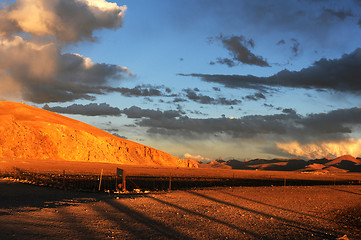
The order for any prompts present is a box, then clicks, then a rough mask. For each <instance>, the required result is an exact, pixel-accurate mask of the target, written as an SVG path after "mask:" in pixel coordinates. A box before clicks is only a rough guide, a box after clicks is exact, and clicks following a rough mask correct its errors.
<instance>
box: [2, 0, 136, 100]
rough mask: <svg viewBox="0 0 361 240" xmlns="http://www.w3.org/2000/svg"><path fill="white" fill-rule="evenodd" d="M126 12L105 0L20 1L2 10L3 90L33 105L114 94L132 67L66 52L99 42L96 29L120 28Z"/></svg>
mask: <svg viewBox="0 0 361 240" xmlns="http://www.w3.org/2000/svg"><path fill="white" fill-rule="evenodd" d="M125 10H126V7H125V6H118V5H117V4H115V3H109V2H106V1H104V0H96V1H95V0H68V1H59V0H51V1H49V0H31V1H30V0H18V1H16V2H13V3H9V4H8V5H6V6H4V7H2V8H0V20H1V24H0V55H1V56H6V57H2V58H0V76H1V81H0V88H1V89H6V91H7V92H8V95H11V96H10V97H18V98H22V99H23V100H26V101H30V102H34V103H48V102H67V101H74V100H77V99H86V100H95V99H96V95H104V94H106V93H108V92H114V90H112V89H111V88H112V87H114V85H115V84H117V82H118V81H119V80H121V79H123V78H126V77H129V76H132V75H133V74H132V73H131V72H130V71H129V69H128V68H126V67H123V66H118V65H113V64H105V63H95V62H93V61H92V60H91V59H90V58H88V57H85V56H82V55H80V54H77V53H63V52H62V50H63V47H64V44H67V43H70V42H78V41H83V40H90V41H93V40H95V38H94V36H93V32H94V30H96V29H101V28H117V27H120V26H121V24H122V19H123V14H124V11H125ZM116 87H117V86H116ZM9 90H11V91H9ZM9 92H11V94H9Z"/></svg>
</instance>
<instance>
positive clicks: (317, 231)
mask: <svg viewBox="0 0 361 240" xmlns="http://www.w3.org/2000/svg"><path fill="white" fill-rule="evenodd" d="M189 193H191V194H194V195H195V196H198V197H202V198H205V199H207V200H209V201H214V202H216V203H220V204H224V205H227V206H231V207H234V208H238V209H241V210H245V211H248V212H251V213H253V214H259V215H261V216H263V217H267V218H273V219H275V220H278V221H280V222H282V223H283V224H284V225H287V226H289V227H293V228H297V229H299V230H301V231H305V232H310V233H312V234H313V235H314V236H317V237H323V238H325V239H330V238H333V239H336V238H337V236H339V235H340V234H342V233H339V232H335V231H333V230H331V229H324V228H320V227H317V226H310V225H308V224H304V223H303V222H298V221H294V220H291V219H287V218H284V217H279V216H276V215H272V214H269V213H265V212H262V211H257V210H254V209H250V208H247V207H242V206H239V205H236V204H233V203H229V202H226V201H223V200H219V199H216V198H213V197H210V196H207V195H205V194H201V193H198V192H194V191H192V192H189Z"/></svg>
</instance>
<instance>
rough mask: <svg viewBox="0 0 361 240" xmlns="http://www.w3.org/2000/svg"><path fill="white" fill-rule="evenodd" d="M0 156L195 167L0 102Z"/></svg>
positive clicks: (71, 122) (82, 126) (52, 116)
mask: <svg viewBox="0 0 361 240" xmlns="http://www.w3.org/2000/svg"><path fill="white" fill-rule="evenodd" d="M0 158H2V159H8V160H11V159H34V160H37V159H54V160H66V161H88V162H108V163H119V164H131V165H142V166H146V165H149V166H173V167H197V163H196V162H194V161H191V160H185V159H179V158H177V157H174V156H171V155H170V154H168V153H165V152H162V151H159V150H156V149H154V148H151V147H147V146H144V145H141V144H138V143H135V142H132V141H129V140H125V139H122V138H119V137H116V136H113V135H112V134H109V133H107V132H104V131H102V130H100V129H97V128H95V127H92V126H90V125H87V124H85V123H82V122H79V121H76V120H73V119H70V118H67V117H64V116H62V115H59V114H55V113H52V112H49V111H46V110H43V109H38V108H35V107H31V106H28V105H26V104H21V103H14V102H0Z"/></svg>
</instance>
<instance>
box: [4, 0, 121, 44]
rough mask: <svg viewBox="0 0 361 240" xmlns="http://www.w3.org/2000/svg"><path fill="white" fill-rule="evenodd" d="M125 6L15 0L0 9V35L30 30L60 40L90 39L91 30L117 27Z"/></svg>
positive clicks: (88, 0)
mask: <svg viewBox="0 0 361 240" xmlns="http://www.w3.org/2000/svg"><path fill="white" fill-rule="evenodd" d="M125 10H126V6H118V5H117V4H116V3H110V2H107V1H105V0H67V1H59V0H51V1H49V0H17V1H16V2H14V3H12V4H8V5H7V6H5V7H2V8H1V9H0V13H1V14H0V15H1V16H2V17H1V18H0V19H1V20H2V23H3V22H4V24H1V27H0V36H1V35H2V36H4V35H13V34H19V33H30V34H32V35H37V36H46V35H51V36H54V37H55V38H56V39H57V40H60V41H62V42H78V41H82V40H92V41H93V40H94V38H93V32H94V30H97V29H102V28H109V29H114V28H118V27H120V26H121V25H122V22H123V16H124V12H125Z"/></svg>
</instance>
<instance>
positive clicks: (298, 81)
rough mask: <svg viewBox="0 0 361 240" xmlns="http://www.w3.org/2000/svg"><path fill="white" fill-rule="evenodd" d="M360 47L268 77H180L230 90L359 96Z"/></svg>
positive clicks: (360, 76)
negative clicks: (293, 90) (286, 89)
mask: <svg viewBox="0 0 361 240" xmlns="http://www.w3.org/2000/svg"><path fill="white" fill-rule="evenodd" d="M360 66H361V48H358V49H356V50H355V51H353V52H352V53H350V54H344V55H343V56H342V57H341V58H338V59H325V58H322V59H320V60H319V61H316V62H314V63H313V65H311V66H310V67H308V68H304V69H302V70H300V71H288V70H283V71H281V72H278V73H277V74H275V75H272V76H269V77H257V76H253V75H210V74H197V73H194V74H178V75H180V76H192V77H198V78H200V79H201V80H203V81H206V82H214V83H220V84H223V85H224V86H226V87H229V88H250V89H256V90H266V89H269V88H275V87H291V88H305V89H321V90H329V91H340V92H352V93H360V92H361V84H360V81H359V79H360V78H361V68H360Z"/></svg>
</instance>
